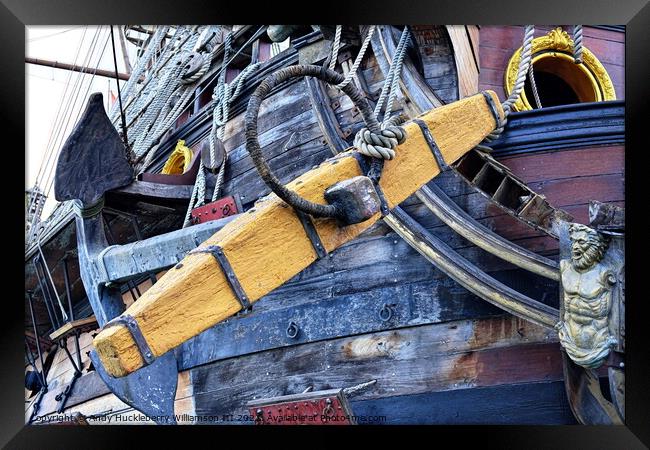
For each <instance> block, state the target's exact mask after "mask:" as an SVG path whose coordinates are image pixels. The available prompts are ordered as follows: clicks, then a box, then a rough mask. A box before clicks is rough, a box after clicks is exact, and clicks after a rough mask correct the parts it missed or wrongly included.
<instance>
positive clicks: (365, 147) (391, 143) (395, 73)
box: [354, 27, 410, 160]
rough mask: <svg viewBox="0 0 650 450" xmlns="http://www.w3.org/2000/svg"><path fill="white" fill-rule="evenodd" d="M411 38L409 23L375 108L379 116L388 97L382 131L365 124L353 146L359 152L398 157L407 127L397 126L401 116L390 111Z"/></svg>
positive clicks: (403, 32) (376, 155)
mask: <svg viewBox="0 0 650 450" xmlns="http://www.w3.org/2000/svg"><path fill="white" fill-rule="evenodd" d="M409 41H410V33H409V31H408V27H404V31H402V36H401V37H400V40H399V44H397V48H396V50H395V55H393V61H392V64H391V66H390V69H389V71H388V74H387V75H386V79H385V80H384V86H383V87H382V90H381V94H380V96H379V99H378V100H377V105H376V106H375V110H374V115H375V117H379V113H380V111H381V107H382V106H383V103H384V101H385V99H386V98H387V99H388V101H387V103H386V111H385V113H384V120H383V122H382V126H381V131H380V132H379V133H373V132H372V131H370V130H369V129H368V128H362V129H361V130H359V131H358V132H357V134H356V135H355V136H354V146H355V147H357V148H358V149H359V152H360V153H362V154H364V155H366V156H370V157H372V158H379V159H389V160H390V159H393V158H395V148H396V147H397V146H398V145H399V144H402V143H403V142H404V141H405V140H406V131H405V130H404V128H402V127H400V126H398V122H399V120H400V119H399V116H397V117H395V118H391V117H390V113H391V110H392V105H393V101H394V99H395V97H396V96H397V91H398V90H399V80H400V76H401V73H402V65H403V62H404V55H405V54H406V47H407V45H408V43H409Z"/></svg>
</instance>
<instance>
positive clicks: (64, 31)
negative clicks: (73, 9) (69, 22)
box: [27, 27, 81, 42]
mask: <svg viewBox="0 0 650 450" xmlns="http://www.w3.org/2000/svg"><path fill="white" fill-rule="evenodd" d="M79 28H81V27H73V28H68V29H67V30H63V31H57V32H56V33H52V34H46V35H44V36H36V37H34V38H31V39H28V40H27V42H34V41H40V40H41V39H47V38H51V37H53V36H58V35H60V34H63V33H68V32H70V31H74V30H78V29H79Z"/></svg>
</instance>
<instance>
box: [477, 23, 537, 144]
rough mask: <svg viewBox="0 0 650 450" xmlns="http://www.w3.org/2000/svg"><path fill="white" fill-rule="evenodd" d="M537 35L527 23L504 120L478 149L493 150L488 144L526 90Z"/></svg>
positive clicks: (504, 108)
mask: <svg viewBox="0 0 650 450" xmlns="http://www.w3.org/2000/svg"><path fill="white" fill-rule="evenodd" d="M534 37H535V26H534V25H526V27H525V28H524V42H523V44H522V46H521V54H520V55H519V67H518V68H517V78H516V80H515V86H514V88H513V89H512V92H511V93H510V96H509V97H508V98H507V99H506V100H505V101H504V102H503V103H502V104H501V105H502V106H503V120H502V121H501V123H500V124H497V128H496V129H495V130H494V131H493V132H492V133H490V134H488V135H487V136H486V137H485V139H483V141H482V142H481V143H480V144H479V145H477V146H476V148H477V149H478V150H482V151H485V152H491V151H492V148H491V147H490V146H488V145H486V144H489V143H490V142H492V141H494V140H495V139H497V138H498V137H499V136H500V135H501V133H503V129H504V127H505V125H506V123H507V121H508V116H509V115H510V112H511V110H512V105H514V104H515V103H516V102H517V100H519V97H520V96H521V92H522V91H523V90H524V85H525V83H526V77H527V75H528V73H529V67H530V66H531V60H532V54H531V53H532V48H533V39H534Z"/></svg>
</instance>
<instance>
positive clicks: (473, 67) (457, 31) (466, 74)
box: [446, 25, 478, 98]
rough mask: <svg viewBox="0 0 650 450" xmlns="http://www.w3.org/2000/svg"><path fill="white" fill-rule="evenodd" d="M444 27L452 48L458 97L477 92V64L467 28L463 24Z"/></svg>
mask: <svg viewBox="0 0 650 450" xmlns="http://www.w3.org/2000/svg"><path fill="white" fill-rule="evenodd" d="M446 28H447V32H448V33H449V38H450V39H451V44H452V46H453V49H454V60H455V62H456V72H457V73H458V94H459V98H465V97H468V96H470V95H474V94H476V93H477V92H478V65H477V63H476V60H475V59H474V52H473V50H472V42H471V40H470V37H469V35H468V34H467V29H466V28H465V25H447V26H446Z"/></svg>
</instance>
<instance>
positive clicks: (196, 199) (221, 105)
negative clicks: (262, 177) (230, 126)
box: [183, 33, 261, 227]
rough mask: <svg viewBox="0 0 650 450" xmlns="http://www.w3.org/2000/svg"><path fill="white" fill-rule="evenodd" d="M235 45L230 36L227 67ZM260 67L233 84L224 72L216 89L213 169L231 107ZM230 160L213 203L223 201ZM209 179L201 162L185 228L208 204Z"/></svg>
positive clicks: (219, 178) (221, 171)
mask: <svg viewBox="0 0 650 450" xmlns="http://www.w3.org/2000/svg"><path fill="white" fill-rule="evenodd" d="M231 42H232V33H229V34H228V35H227V36H226V39H225V48H224V60H223V64H224V67H225V66H226V65H227V62H228V61H229V53H230V44H231ZM260 65H261V63H255V64H250V65H249V66H247V67H246V68H245V69H244V70H243V71H242V72H241V73H239V75H237V77H235V79H234V80H232V81H231V82H230V83H226V71H225V70H223V72H222V73H221V75H220V78H219V83H218V84H217V86H215V88H214V91H213V94H212V100H213V102H214V108H213V111H212V128H211V130H210V135H209V137H208V139H209V143H210V162H211V165H213V166H214V163H215V162H216V147H215V145H216V140H217V139H219V140H221V141H223V140H224V138H225V133H226V124H227V122H228V119H229V114H230V104H231V103H232V102H233V101H234V100H235V98H237V97H238V96H239V94H241V91H242V89H243V88H244V84H245V81H246V78H247V77H248V76H249V75H250V74H251V73H253V72H254V71H255V70H256V69H257V68H258V67H259V66H260ZM232 86H234V87H235V89H234V91H233V90H232ZM231 92H232V93H231ZM227 160H228V153H226V154H225V155H224V160H223V162H222V163H221V166H220V167H219V172H218V173H217V179H216V181H215V185H214V190H213V192H212V199H211V201H215V200H217V198H219V195H220V193H221V188H222V186H223V181H224V178H225V172H226V170H225V169H226V162H227ZM205 177H206V175H205V167H204V166H203V162H201V164H200V166H199V172H198V174H197V179H196V182H195V186H194V189H193V190H192V195H191V197H190V203H189V205H188V209H187V214H186V215H185V223H184V225H183V227H186V226H188V225H189V224H190V218H191V213H192V210H193V209H194V208H196V207H197V206H199V205H202V204H204V202H205V187H206V179H205Z"/></svg>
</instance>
